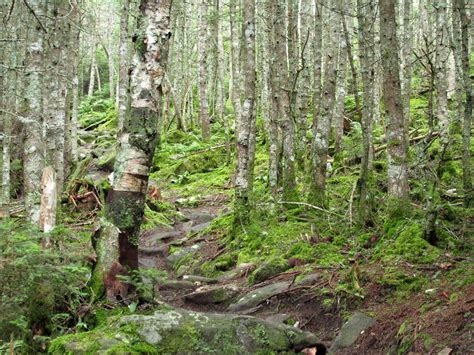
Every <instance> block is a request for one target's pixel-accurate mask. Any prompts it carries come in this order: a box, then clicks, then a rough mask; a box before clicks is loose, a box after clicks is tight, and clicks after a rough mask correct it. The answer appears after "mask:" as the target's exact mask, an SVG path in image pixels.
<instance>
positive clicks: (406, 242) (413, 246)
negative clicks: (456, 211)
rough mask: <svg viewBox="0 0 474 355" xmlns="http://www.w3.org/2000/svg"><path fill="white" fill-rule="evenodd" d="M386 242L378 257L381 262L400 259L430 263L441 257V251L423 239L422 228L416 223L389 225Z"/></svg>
mask: <svg viewBox="0 0 474 355" xmlns="http://www.w3.org/2000/svg"><path fill="white" fill-rule="evenodd" d="M387 237H389V238H392V239H390V240H387V241H386V242H385V243H384V244H383V246H382V247H381V249H379V251H378V255H379V256H380V257H381V258H382V259H383V260H394V259H399V258H402V259H404V260H407V261H409V262H412V263H421V264H424V263H432V262H434V261H436V260H437V259H438V258H439V256H440V255H441V251H440V250H439V249H438V248H436V247H434V246H432V245H431V244H429V243H428V242H427V241H426V240H425V239H423V237H424V228H423V226H422V225H421V224H419V223H416V222H400V221H399V222H398V223H396V224H394V225H392V224H391V225H390V228H388V230H387Z"/></svg>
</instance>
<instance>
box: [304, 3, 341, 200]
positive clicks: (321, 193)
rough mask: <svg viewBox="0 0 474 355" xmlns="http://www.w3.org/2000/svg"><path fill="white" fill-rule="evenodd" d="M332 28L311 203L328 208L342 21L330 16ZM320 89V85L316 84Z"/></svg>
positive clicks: (318, 127)
mask: <svg viewBox="0 0 474 355" xmlns="http://www.w3.org/2000/svg"><path fill="white" fill-rule="evenodd" d="M328 16H329V24H328V27H329V29H328V31H329V32H328V37H327V39H328V42H327V43H326V44H325V55H324V80H323V82H324V83H323V88H322V96H321V110H320V112H319V116H318V121H317V124H316V129H315V135H314V138H313V154H314V155H313V164H314V165H313V168H312V169H313V171H312V174H313V175H312V185H311V192H310V196H311V201H312V202H313V203H314V204H316V205H325V204H326V203H325V194H326V170H327V168H326V167H327V156H328V149H329V138H330V132H331V121H332V112H333V107H334V101H335V93H336V78H337V52H338V45H337V41H338V38H339V28H338V24H339V21H336V17H335V15H334V13H332V12H330V14H329V15H328ZM316 85H317V84H316Z"/></svg>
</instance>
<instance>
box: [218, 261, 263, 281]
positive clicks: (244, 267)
mask: <svg viewBox="0 0 474 355" xmlns="http://www.w3.org/2000/svg"><path fill="white" fill-rule="evenodd" d="M255 268H256V265H255V264H254V263H243V264H240V265H238V266H237V267H236V268H235V269H233V270H230V271H228V272H226V273H225V274H224V275H222V276H220V277H219V278H218V280H219V281H220V282H227V281H230V280H233V279H237V278H239V277H242V276H247V275H248V274H249V273H250V272H252V271H253V270H255Z"/></svg>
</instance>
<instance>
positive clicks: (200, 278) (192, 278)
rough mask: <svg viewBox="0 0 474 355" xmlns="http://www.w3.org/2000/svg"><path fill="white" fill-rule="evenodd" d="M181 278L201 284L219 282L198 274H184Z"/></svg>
mask: <svg viewBox="0 0 474 355" xmlns="http://www.w3.org/2000/svg"><path fill="white" fill-rule="evenodd" d="M183 280H186V281H190V282H200V283H203V284H216V283H218V282H219V281H218V280H216V279H211V278H209V277H204V276H198V275H184V276H183Z"/></svg>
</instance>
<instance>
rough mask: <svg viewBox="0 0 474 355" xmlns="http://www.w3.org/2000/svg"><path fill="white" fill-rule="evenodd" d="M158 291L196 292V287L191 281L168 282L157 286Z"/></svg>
mask: <svg viewBox="0 0 474 355" xmlns="http://www.w3.org/2000/svg"><path fill="white" fill-rule="evenodd" d="M157 288H158V290H194V289H196V285H195V284H193V283H192V282H189V281H181V280H168V281H164V282H162V283H160V284H159V285H157Z"/></svg>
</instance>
